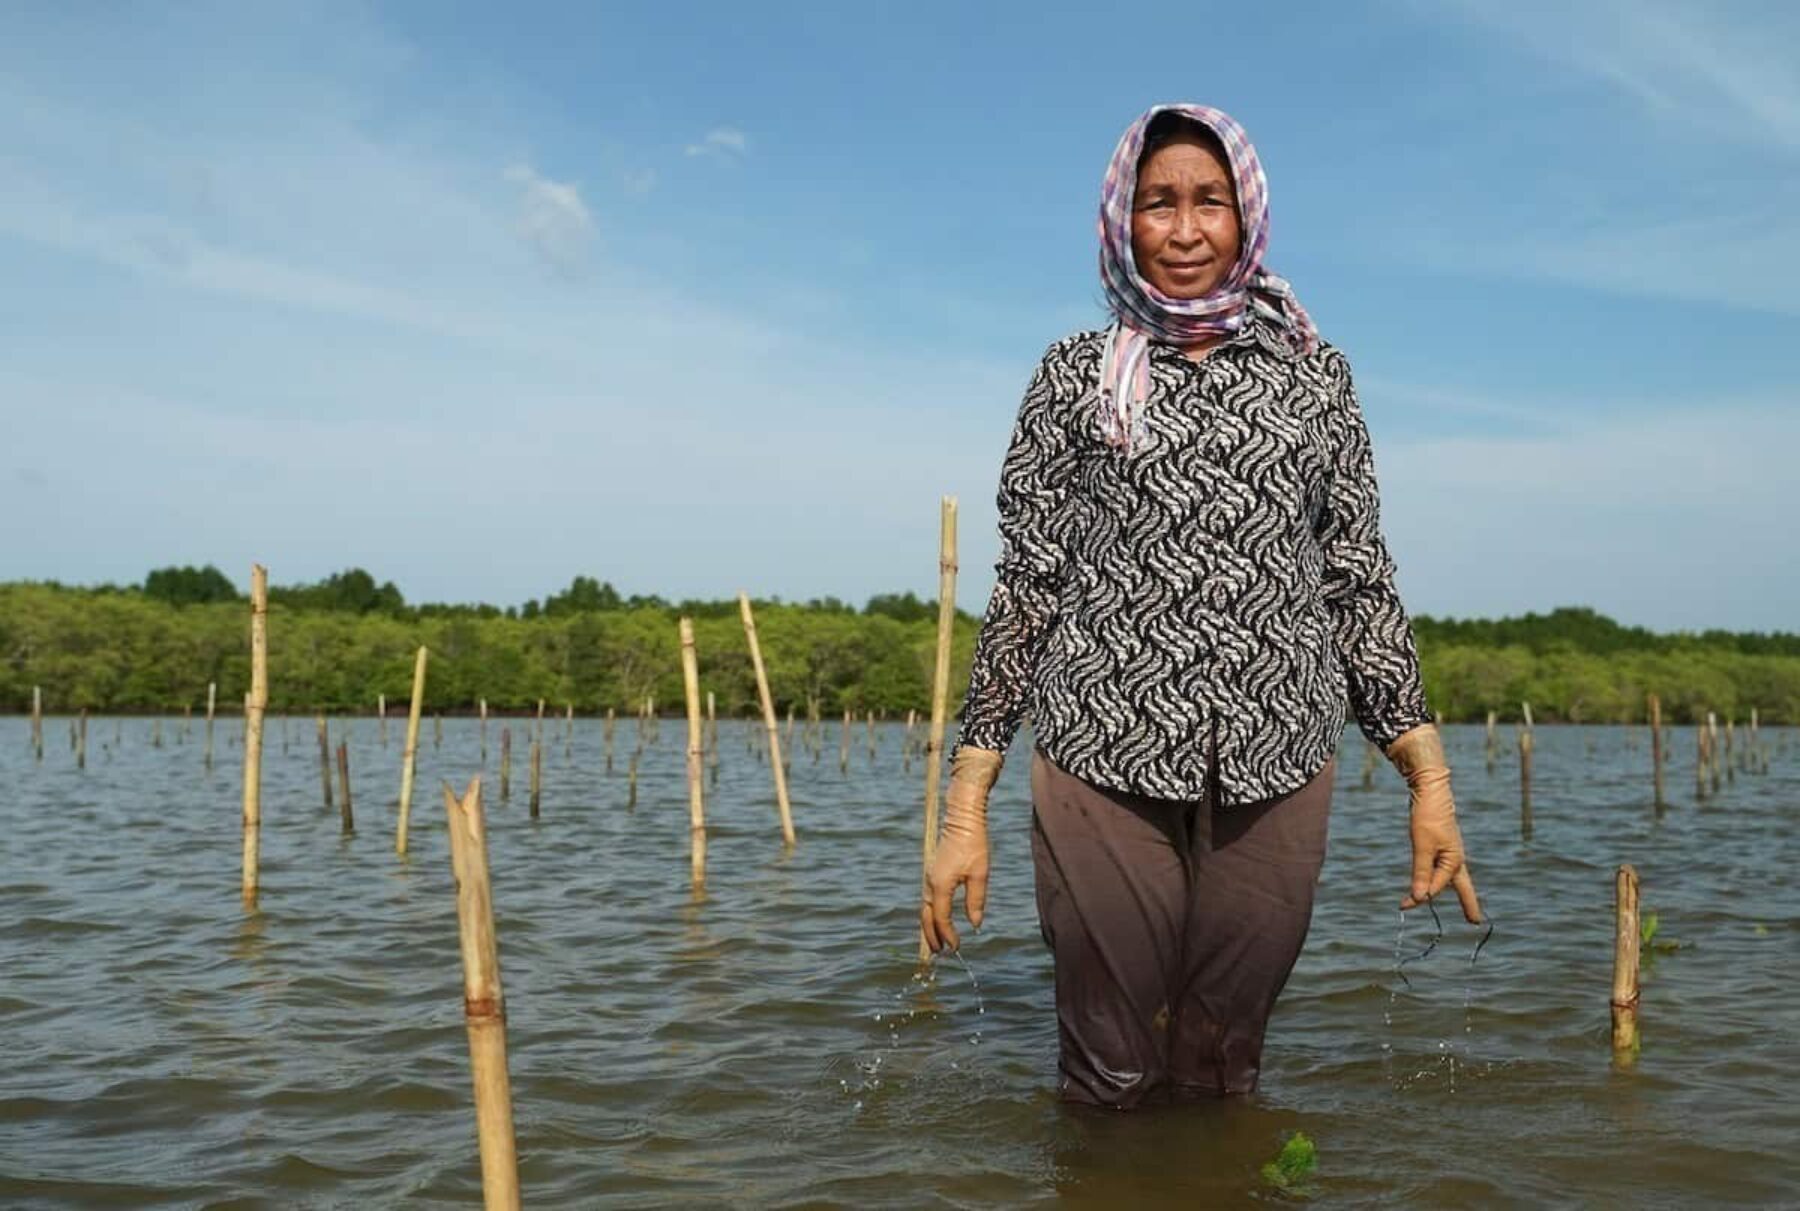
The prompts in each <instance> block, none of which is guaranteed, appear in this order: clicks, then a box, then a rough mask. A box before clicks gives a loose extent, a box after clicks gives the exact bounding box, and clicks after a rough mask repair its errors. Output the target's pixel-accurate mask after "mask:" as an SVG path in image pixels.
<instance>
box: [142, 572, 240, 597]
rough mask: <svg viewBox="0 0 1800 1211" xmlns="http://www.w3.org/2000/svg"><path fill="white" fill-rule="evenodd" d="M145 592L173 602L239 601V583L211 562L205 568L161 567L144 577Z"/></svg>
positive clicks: (145, 594) (148, 595)
mask: <svg viewBox="0 0 1800 1211" xmlns="http://www.w3.org/2000/svg"><path fill="white" fill-rule="evenodd" d="M144 596H146V597H150V598H153V599H155V600H157V601H166V602H168V603H169V604H170V605H178V606H184V605H205V604H206V603H208V602H212V601H237V600H239V596H240V595H239V593H238V591H237V586H236V585H234V584H232V583H231V578H230V577H228V576H226V575H225V573H223V572H221V571H219V569H217V568H215V567H213V566H212V565H211V564H210V563H209V564H207V565H206V566H205V567H204V568H194V567H185V566H184V567H179V568H158V569H156V571H154V572H152V573H150V575H148V576H146V577H144Z"/></svg>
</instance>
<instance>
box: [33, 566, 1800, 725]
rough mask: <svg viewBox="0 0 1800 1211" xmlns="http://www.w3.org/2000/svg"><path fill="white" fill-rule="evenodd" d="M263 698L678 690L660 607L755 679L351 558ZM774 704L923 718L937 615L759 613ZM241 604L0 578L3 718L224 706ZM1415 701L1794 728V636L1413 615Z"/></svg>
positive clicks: (584, 618) (298, 610) (285, 607)
mask: <svg viewBox="0 0 1800 1211" xmlns="http://www.w3.org/2000/svg"><path fill="white" fill-rule="evenodd" d="M269 595H270V618H269V643H270V657H269V658H270V665H271V668H270V692H271V706H272V707H274V709H276V710H309V711H310V710H320V709H323V710H349V709H361V708H366V707H367V706H368V704H369V703H372V702H373V701H374V700H375V698H376V696H377V695H378V694H386V695H387V696H388V697H389V698H390V699H395V700H398V699H403V698H404V697H405V696H406V695H407V694H408V693H409V690H410V685H411V673H412V665H413V652H414V650H415V649H416V648H417V646H418V645H419V644H425V645H427V646H428V647H430V648H431V649H432V662H431V673H430V679H429V681H428V688H427V699H428V701H427V705H428V707H430V708H431V709H433V710H457V709H463V708H469V707H472V706H473V705H474V703H475V702H476V700H477V699H478V698H486V699H487V700H488V702H489V703H490V704H492V705H493V706H494V707H496V708H497V709H510V708H520V707H525V706H527V705H530V704H534V703H535V702H536V701H537V700H538V699H540V698H544V699H548V700H550V701H552V702H558V703H572V704H574V706H575V707H576V709H578V710H582V711H590V710H604V709H606V708H607V707H609V706H610V707H616V708H620V709H627V710H628V709H632V708H634V707H636V706H637V705H638V704H639V703H641V702H642V701H643V700H644V698H645V696H646V695H653V696H654V697H655V698H656V700H657V701H658V702H659V703H662V704H665V705H666V706H668V707H671V708H674V707H676V706H678V705H679V703H680V701H681V696H682V680H681V665H680V651H679V646H678V644H677V641H676V638H675V619H676V617H677V616H678V615H687V616H689V617H691V618H693V619H694V622H695V630H696V633H697V638H696V645H697V647H698V649H699V652H700V667H701V678H702V681H703V683H704V684H705V686H706V688H707V689H709V690H712V691H714V692H715V693H716V694H717V697H718V706H719V709H720V711H722V712H728V713H736V712H742V711H749V710H754V709H755V707H756V702H757V692H756V683H755V677H754V675H753V672H752V668H751V663H750V656H749V649H748V647H747V645H746V641H745V638H744V630H743V626H742V623H741V622H740V620H739V618H738V612H739V611H738V604H737V600H736V598H735V597H731V598H726V599H721V600H685V601H678V602H673V603H671V602H669V601H666V600H664V599H663V598H661V597H657V596H630V597H623V596H622V595H621V594H620V593H619V592H618V590H616V589H615V588H613V586H612V585H611V584H609V583H607V582H605V581H602V580H599V579H598V578H595V577H591V576H577V577H576V578H575V579H574V580H573V581H571V582H570V584H569V587H568V588H567V589H565V590H563V591H562V592H560V593H553V594H551V595H550V596H548V597H546V598H544V599H543V600H542V601H528V602H525V603H524V604H523V605H521V606H506V607H499V606H494V605H451V604H430V605H419V606H409V605H407V604H406V601H405V599H404V598H403V597H402V596H401V593H400V590H399V589H397V588H396V587H395V586H394V585H393V584H392V583H379V584H378V583H377V582H376V580H375V578H374V577H373V576H372V575H370V574H369V573H368V572H366V571H364V570H362V569H360V568H352V569H350V570H348V571H344V572H340V573H337V574H336V575H333V576H329V577H326V578H325V579H324V580H322V581H319V582H317V583H316V584H310V585H294V586H286V587H282V588H272V589H271V590H270V594H269ZM755 608H756V620H757V632H758V636H759V638H760V640H761V643H762V652H763V660H764V663H765V665H766V666H767V669H768V674H769V680H770V686H771V690H772V692H773V694H774V697H775V702H776V707H777V709H778V710H783V711H785V710H786V709H787V708H788V707H790V706H791V707H793V708H795V709H796V710H799V711H807V710H811V709H818V710H819V711H821V712H822V713H825V714H828V715H831V714H837V713H841V712H842V711H844V710H854V711H857V712H861V711H864V710H875V711H883V712H889V713H901V714H904V713H905V712H906V711H907V710H915V709H916V710H919V711H921V712H925V711H928V710H929V709H930V685H931V672H932V665H933V660H934V656H933V652H934V649H935V631H936V621H937V606H936V603H935V602H932V601H926V600H923V599H921V598H919V597H918V596H917V595H916V594H913V593H910V592H909V593H884V594H878V595H876V596H874V597H871V598H870V599H869V601H868V604H867V605H866V606H865V607H864V608H863V609H862V610H861V611H858V610H857V609H856V608H855V607H853V606H851V605H849V604H847V603H846V602H844V601H841V600H839V599H838V598H835V597H823V598H818V599H815V600H812V601H808V602H806V603H805V604H802V605H794V604H783V603H782V602H781V601H780V600H779V599H770V600H759V601H757V602H756V603H755ZM248 621H249V619H248V611H247V609H246V608H245V605H244V603H243V599H242V597H241V596H240V595H239V594H238V592H237V591H236V589H235V588H234V587H233V586H232V584H231V582H230V581H229V580H228V579H226V577H225V576H224V574H223V573H221V572H220V571H219V570H218V569H217V568H214V567H212V566H210V565H208V566H206V567H202V568H190V567H169V568H159V569H157V570H156V571H154V572H152V573H151V574H150V575H149V576H148V577H147V578H146V579H145V582H144V584H143V587H142V588H141V589H140V588H135V587H134V588H119V587H116V586H113V585H102V586H96V587H89V588H77V587H67V586H63V585H58V584H53V583H52V584H19V583H14V584H0V710H21V709H24V708H25V706H26V704H28V703H29V702H30V699H31V687H32V686H34V685H41V686H42V687H43V689H44V694H45V700H46V703H47V704H48V705H50V706H51V707H52V709H58V710H64V709H71V708H74V707H88V708H90V709H93V710H118V709H126V710H167V709H172V708H175V707H179V706H180V705H181V704H182V703H192V702H197V701H201V700H203V699H204V697H205V689H206V684H207V682H209V681H213V682H217V683H218V687H219V693H220V697H221V699H222V700H223V701H226V702H235V701H237V700H238V699H239V698H240V697H241V696H242V694H243V692H244V690H245V689H246V688H247V684H248V680H249V656H248V641H247V638H248ZM980 625H981V619H980V618H979V617H978V616H976V615H974V614H970V613H967V612H964V611H962V610H958V611H957V612H956V615H955V630H954V633H953V641H952V645H951V677H950V681H951V685H952V686H953V687H954V689H953V699H952V701H951V702H950V704H949V706H950V710H951V711H952V712H953V713H954V712H955V711H956V710H958V709H959V708H960V706H961V701H960V694H961V690H962V687H963V686H965V685H967V679H968V671H969V663H970V660H971V658H972V655H973V650H974V646H975V639H976V636H977V634H978V633H979V630H980ZM1414 633H1415V634H1416V636H1417V638H1418V644H1419V656H1420V663H1421V666H1422V672H1423V675H1424V680H1425V690H1426V697H1427V701H1428V702H1429V703H1430V705H1431V706H1432V707H1433V709H1435V710H1438V711H1441V712H1442V713H1443V716H1444V718H1445V719H1446V720H1447V721H1450V722H1460V721H1468V722H1476V721H1480V720H1481V719H1483V718H1484V717H1485V715H1486V712H1488V711H1490V710H1493V711H1496V712H1498V713H1499V714H1500V716H1501V717H1502V718H1506V719H1513V718H1517V716H1518V713H1519V710H1520V706H1519V704H1520V703H1521V702H1527V701H1528V702H1530V703H1531V705H1532V711H1533V714H1534V715H1535V716H1536V718H1538V719H1540V720H1543V721H1546V722H1549V721H1562V720H1567V721H1574V722H1594V723H1605V722H1641V721H1642V719H1643V717H1644V712H1645V695H1646V694H1647V693H1650V692H1654V693H1656V694H1658V695H1660V697H1661V699H1662V704H1663V716H1664V718H1665V719H1668V720H1669V721H1670V722H1675V723H1681V722H1692V721H1693V720H1695V719H1703V718H1704V717H1705V715H1706V712H1708V711H1715V712H1717V713H1718V715H1719V717H1720V718H1721V719H1726V718H1729V717H1731V716H1732V715H1733V714H1734V713H1735V715H1736V716H1737V717H1738V718H1739V719H1744V718H1747V717H1748V715H1749V713H1750V709H1751V708H1752V707H1755V708H1758V709H1759V710H1760V711H1761V715H1762V718H1763V719H1764V720H1765V721H1766V722H1769V723H1782V722H1786V723H1794V722H1800V635H1793V634H1787V633H1776V634H1762V633H1754V632H1753V633H1748V634H1740V633H1734V632H1728V631H1721V630H1709V631H1705V632H1701V633H1699V634H1695V633H1691V632H1689V633H1676V634H1658V633H1654V632H1650V631H1646V630H1644V629H1642V628H1639V627H1625V626H1621V625H1619V624H1618V623H1616V622H1614V621H1613V620H1611V619H1609V618H1606V617H1604V616H1603V615H1600V614H1598V613H1596V612H1595V611H1593V610H1591V609H1588V608H1585V607H1575V606H1571V607H1564V608H1561V609H1556V610H1552V611H1551V612H1549V613H1547V614H1535V613H1533V614H1526V615H1525V616H1524V617H1522V618H1507V619H1496V620H1464V621H1459V620H1454V619H1435V618H1431V617H1429V616H1417V617H1415V618H1414Z"/></svg>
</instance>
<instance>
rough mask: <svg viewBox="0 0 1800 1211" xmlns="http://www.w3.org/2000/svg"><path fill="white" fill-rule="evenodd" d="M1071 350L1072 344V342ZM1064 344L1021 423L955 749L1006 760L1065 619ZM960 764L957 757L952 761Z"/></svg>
mask: <svg viewBox="0 0 1800 1211" xmlns="http://www.w3.org/2000/svg"><path fill="white" fill-rule="evenodd" d="M1063 344H1066V342H1063ZM1059 349H1060V345H1058V346H1052V347H1051V350H1050V351H1049V352H1048V353H1046V354H1045V356H1044V358H1043V360H1042V361H1041V362H1039V364H1038V368H1037V370H1036V372H1035V373H1034V374H1033V375H1032V377H1031V382H1030V384H1029V385H1028V386H1027V387H1026V389H1025V396H1024V399H1023V400H1022V401H1021V402H1020V404H1019V415H1018V419H1017V420H1016V421H1015V422H1014V424H1013V431H1012V439H1011V441H1010V442H1008V444H1007V449H1006V456H1005V458H1004V460H1002V463H1001V468H1000V488H999V491H998V493H997V495H996V497H995V504H996V506H997V508H998V512H999V515H1000V555H999V558H998V559H996V560H995V562H994V574H995V576H994V591H993V593H992V595H991V596H990V597H989V598H988V607H987V613H986V615H985V616H984V617H983V619H982V624H981V630H980V632H979V633H978V635H977V636H976V640H975V652H974V656H973V659H972V662H971V665H970V671H969V692H968V697H967V699H966V701H965V703H964V708H963V720H962V728H961V731H960V732H959V734H958V740H957V745H956V747H957V748H958V749H960V748H961V747H962V746H963V745H965V744H967V745H971V746H973V747H975V748H985V749H993V750H995V751H997V752H1002V753H1003V752H1005V751H1006V750H1007V748H1008V747H1009V746H1010V745H1011V744H1012V741H1013V737H1014V736H1015V735H1016V734H1017V733H1018V730H1019V725H1020V723H1021V722H1022V720H1023V717H1024V714H1025V709H1026V705H1027V702H1028V700H1029V697H1030V692H1031V687H1032V680H1033V676H1034V674H1035V671H1036V668H1037V662H1038V656H1039V653H1040V652H1041V650H1042V648H1043V644H1044V638H1045V636H1046V634H1047V633H1048V631H1049V629H1050V625H1051V622H1052V620H1053V619H1054V617H1055V615H1056V606H1057V595H1058V591H1059V587H1060V584H1061V581H1062V577H1063V573H1064V568H1065V564H1066V561H1067V551H1066V549H1065V548H1064V545H1063V543H1062V541H1061V539H1060V537H1059V535H1058V534H1057V525H1058V521H1059V518H1061V517H1062V515H1063V512H1064V508H1065V504H1066V500H1067V497H1068V491H1069V485H1068V480H1069V476H1070V473H1071V469H1072V464H1071V458H1070V442H1069V439H1068V433H1067V431H1066V430H1065V428H1064V427H1063V425H1062V424H1061V422H1060V419H1059V418H1058V417H1056V416H1055V415H1053V405H1054V404H1055V402H1056V400H1057V398H1058V397H1059V394H1062V395H1066V394H1067V387H1068V385H1069V384H1068V383H1067V382H1063V383H1061V384H1060V385H1061V387H1062V388H1063V390H1062V391H1061V392H1059V390H1058V387H1059V382H1058V374H1057V369H1058V366H1059V365H1060V364H1061V360H1062V359H1061V358H1060V357H1059V356H1058V354H1059ZM952 757H954V752H953V753H952Z"/></svg>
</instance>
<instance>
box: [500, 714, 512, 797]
mask: <svg viewBox="0 0 1800 1211" xmlns="http://www.w3.org/2000/svg"><path fill="white" fill-rule="evenodd" d="M511 801H512V728H510V727H504V726H503V727H501V729H500V802H502V803H510V802H511Z"/></svg>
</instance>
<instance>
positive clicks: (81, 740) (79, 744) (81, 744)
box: [75, 706, 87, 769]
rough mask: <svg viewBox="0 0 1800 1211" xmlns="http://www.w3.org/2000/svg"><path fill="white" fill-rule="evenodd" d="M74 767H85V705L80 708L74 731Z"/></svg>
mask: <svg viewBox="0 0 1800 1211" xmlns="http://www.w3.org/2000/svg"><path fill="white" fill-rule="evenodd" d="M75 768H76V769H86V768H87V707H85V706H84V707H82V708H81V719H80V723H79V724H78V726H77V728H76V732H75Z"/></svg>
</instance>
